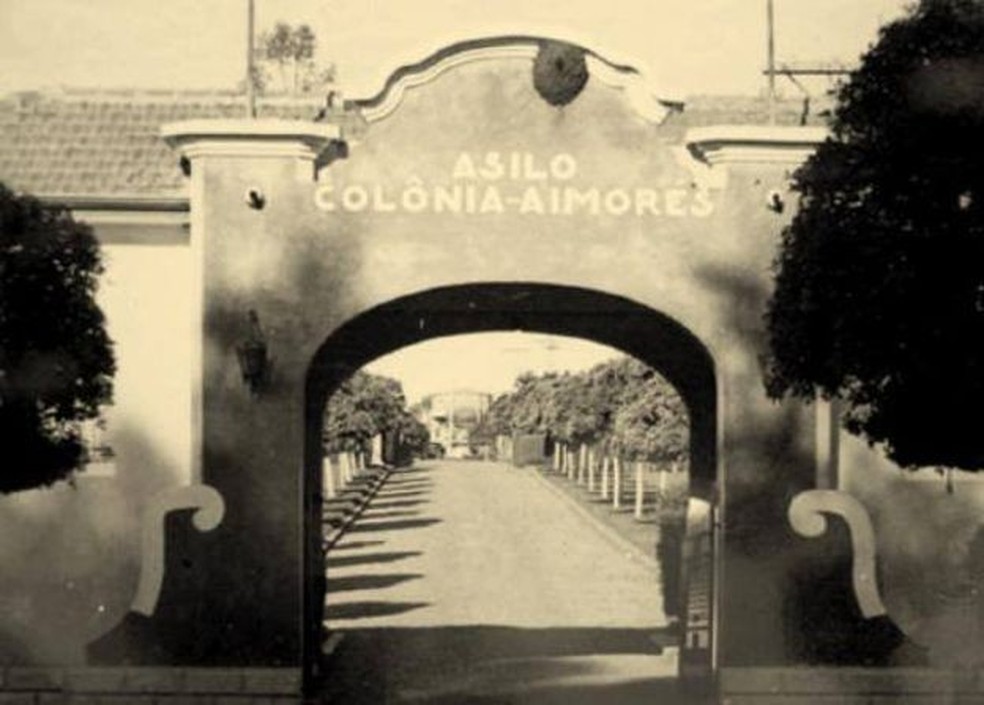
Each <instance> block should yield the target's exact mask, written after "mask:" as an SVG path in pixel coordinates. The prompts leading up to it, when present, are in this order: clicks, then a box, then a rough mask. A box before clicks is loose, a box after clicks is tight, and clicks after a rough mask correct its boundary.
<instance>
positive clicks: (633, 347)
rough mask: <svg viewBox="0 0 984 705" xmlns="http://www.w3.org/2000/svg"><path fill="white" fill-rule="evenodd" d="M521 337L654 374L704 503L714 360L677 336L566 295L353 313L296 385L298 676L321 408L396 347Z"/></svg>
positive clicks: (430, 300) (311, 660)
mask: <svg viewBox="0 0 984 705" xmlns="http://www.w3.org/2000/svg"><path fill="white" fill-rule="evenodd" d="M491 331H524V332H533V333H548V334H553V335H563V336H570V337H576V338H586V339H588V340H592V341H595V342H598V343H602V344H604V345H608V346H611V347H613V348H618V349H620V350H622V351H623V352H625V353H627V354H629V355H631V356H633V357H635V358H637V359H639V360H641V361H642V362H645V363H646V364H647V365H649V366H650V367H653V368H654V369H656V370H657V371H659V372H660V374H662V375H663V376H664V377H665V378H666V379H667V381H669V382H670V383H671V384H672V385H673V386H674V387H675V388H676V389H677V391H678V392H679V394H680V396H681V397H682V398H683V401H684V403H685V404H686V406H687V412H688V414H689V418H690V494H691V496H696V497H699V498H701V499H705V500H707V501H708V502H712V501H713V497H714V490H715V486H716V481H717V462H718V458H717V454H718V450H717V427H718V408H717V381H716V374H715V365H714V359H713V357H712V356H711V354H710V351H709V350H708V349H707V347H706V346H705V345H704V344H703V343H702V342H701V341H700V340H699V339H698V338H697V337H696V336H695V335H694V334H693V333H692V332H691V331H690V330H688V329H687V328H686V327H684V326H683V325H681V324H680V323H679V322H677V321H676V320H674V319H673V318H671V317H669V316H667V315H666V314H663V313H660V312H659V311H657V310H655V309H653V308H650V307H649V306H646V305H644V304H641V303H638V302H636V301H632V300H630V299H627V298H624V297H621V296H616V295H613V294H609V293H605V292H601V291H598V290H593V289H586V288H581V287H573V286H562V285H555V284H542V283H521V282H482V283H470V284H461V285H453V286H446V287H439V288H435V289H428V290H425V291H421V292H416V293H413V294H409V295H406V296H403V297H400V298H397V299H393V300H391V301H388V302H386V303H383V304H380V305H378V306H376V307H374V308H371V309H368V310H366V311H364V312H363V313H360V314H359V315H357V316H356V317H355V318H352V319H351V320H349V321H347V322H346V323H344V324H343V325H342V326H340V327H339V328H337V329H336V330H335V331H334V332H333V333H331V334H330V335H329V336H328V337H327V338H326V339H325V341H324V343H323V344H322V345H321V347H320V348H319V349H318V350H317V352H316V353H315V355H314V357H313V358H312V360H311V364H310V366H309V368H308V372H307V377H306V380H305V434H304V439H305V440H304V444H305V445H304V478H303V488H304V489H303V496H304V503H305V506H304V510H305V531H304V534H305V566H306V570H307V579H306V580H305V581H304V616H305V631H304V633H305V648H304V651H305V676H306V683H307V684H308V685H309V687H313V685H314V682H315V681H316V679H317V677H318V673H317V660H318V654H319V652H320V646H319V645H320V638H321V614H322V611H323V607H324V605H323V604H319V603H320V602H321V600H322V599H323V598H322V597H321V595H320V591H319V590H318V589H316V588H317V582H316V580H320V579H323V576H324V565H323V557H322V555H321V538H320V531H321V525H320V519H321V514H320V498H321V491H322V487H321V481H322V478H321V462H322V460H321V454H322V448H321V438H322V424H323V413H324V407H325V403H326V401H327V399H328V397H329V396H330V395H331V393H332V392H334V391H335V390H336V389H337V388H338V387H339V386H340V385H341V384H342V383H343V382H344V381H345V380H346V379H347V378H348V377H349V376H351V375H352V374H353V373H354V372H355V371H356V370H358V369H359V368H361V367H362V366H364V365H366V364H367V363H369V362H371V361H372V360H374V359H376V358H378V357H381V356H383V355H385V354H387V353H390V352H393V351H394V350H397V349H399V348H402V347H406V346H408V345H412V344H414V343H419V342H423V341H425V340H429V339H432V338H440V337H446V336H451V335H460V334H466V333H481V332H491Z"/></svg>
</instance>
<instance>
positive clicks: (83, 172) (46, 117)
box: [0, 91, 818, 197]
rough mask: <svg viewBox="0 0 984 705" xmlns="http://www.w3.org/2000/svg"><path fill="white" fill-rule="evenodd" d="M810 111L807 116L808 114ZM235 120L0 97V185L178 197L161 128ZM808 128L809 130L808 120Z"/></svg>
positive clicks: (209, 109)
mask: <svg viewBox="0 0 984 705" xmlns="http://www.w3.org/2000/svg"><path fill="white" fill-rule="evenodd" d="M320 104H321V103H320V101H319V100H305V101H290V102H287V101H283V100H280V101H278V102H262V101H261V102H260V105H259V110H258V112H259V116H260V117H279V118H288V119H302V120H310V119H313V117H314V115H315V114H316V113H317V111H318V109H319V107H320ZM801 110H802V104H801V102H800V101H783V102H782V103H781V105H780V111H779V120H778V122H779V123H780V124H798V123H799V116H800V112H801ZM814 113H816V109H814ZM243 114H244V107H243V98H242V96H235V95H232V94H218V93H197V94H196V93H152V92H135V91H119V92H99V93H96V92H90V93H82V92H79V93H71V92H59V93H51V94H46V93H19V94H15V95H11V96H8V97H6V98H2V99H0V181H3V182H4V183H6V184H7V185H8V186H10V187H11V188H14V189H18V190H22V191H26V192H30V193H34V194H36V195H40V196H68V195H73V196H80V195H85V196H114V195H115V196H123V195H127V196H130V195H132V196H158V197H160V196H163V197H166V196H178V195H182V194H183V193H184V189H185V178H184V176H183V175H182V173H181V170H180V168H179V165H178V159H177V157H176V155H175V153H174V151H173V150H171V149H170V148H169V147H168V146H167V145H166V144H165V143H164V141H163V140H162V139H161V137H160V128H161V125H163V124H165V123H168V122H174V121H177V120H188V119H193V118H235V117H241V116H243ZM766 118H767V110H766V104H765V101H764V100H763V99H761V98H750V97H720V96H715V97H704V96H702V97H696V98H693V99H692V100H691V101H688V102H687V107H686V109H685V111H684V113H683V114H681V115H678V116H675V117H674V118H673V121H674V122H675V123H676V127H677V128H678V129H680V128H685V127H693V126H701V125H710V124H764V123H765V122H766ZM809 122H810V124H816V123H817V122H818V118H817V117H816V115H815V114H814V115H813V116H812V117H811V119H810V121H809Z"/></svg>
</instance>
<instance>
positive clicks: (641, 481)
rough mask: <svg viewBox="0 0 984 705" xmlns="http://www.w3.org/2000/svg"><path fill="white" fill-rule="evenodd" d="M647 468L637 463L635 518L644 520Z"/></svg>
mask: <svg viewBox="0 0 984 705" xmlns="http://www.w3.org/2000/svg"><path fill="white" fill-rule="evenodd" d="M644 471H645V466H644V465H643V463H641V462H639V461H636V464H635V518H636V519H642V512H643V509H644V507H643V503H644V502H645V499H646V478H645V475H644Z"/></svg>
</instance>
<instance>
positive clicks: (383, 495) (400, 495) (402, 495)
mask: <svg viewBox="0 0 984 705" xmlns="http://www.w3.org/2000/svg"><path fill="white" fill-rule="evenodd" d="M425 494H427V493H426V492H425V491H423V490H407V491H404V490H400V491H399V492H385V491H382V490H380V491H379V492H377V493H376V497H377V498H378V499H385V500H391V499H399V500H403V499H406V498H407V497H420V496H422V495H425Z"/></svg>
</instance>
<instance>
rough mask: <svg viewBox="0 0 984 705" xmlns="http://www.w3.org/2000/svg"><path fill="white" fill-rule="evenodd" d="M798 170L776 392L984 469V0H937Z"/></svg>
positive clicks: (886, 46)
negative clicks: (838, 404) (821, 400)
mask: <svg viewBox="0 0 984 705" xmlns="http://www.w3.org/2000/svg"><path fill="white" fill-rule="evenodd" d="M837 99H838V100H837V107H836V109H835V111H834V113H833V119H832V125H831V128H832V129H831V136H830V137H829V138H828V139H827V140H826V141H825V142H824V143H823V144H822V145H820V147H819V149H818V150H817V151H816V153H815V155H814V156H813V157H812V158H811V159H809V160H808V161H807V163H806V164H805V165H804V166H803V167H801V168H800V169H799V170H798V172H797V173H796V174H795V177H794V184H793V187H794V189H795V190H796V191H797V192H798V193H799V196H800V208H799V211H798V213H797V214H796V216H795V217H794V219H793V221H792V223H791V225H789V227H788V228H786V229H785V231H784V233H783V236H782V243H781V250H780V253H779V255H778V257H777V260H776V264H775V272H776V275H775V279H776V281H775V283H776V286H775V292H774V295H773V297H772V299H771V301H770V303H769V306H768V311H767V315H766V320H767V326H768V330H769V337H770V344H771V360H770V365H769V370H768V390H769V392H770V394H771V395H772V396H773V397H776V398H779V397H782V396H783V395H787V394H789V395H794V396H798V397H803V398H807V399H810V398H813V397H814V396H815V395H817V394H819V395H820V396H822V397H825V398H839V399H841V400H843V401H844V408H845V412H844V417H843V421H844V424H845V427H846V428H847V429H848V430H849V431H850V432H852V433H855V434H859V435H861V436H863V437H864V438H866V439H867V440H868V441H869V442H870V443H872V444H880V445H881V446H883V448H884V449H885V451H886V453H887V454H888V455H889V457H891V458H892V459H893V460H895V461H896V462H897V463H899V464H900V465H903V466H908V467H915V466H923V465H945V466H951V467H960V468H964V469H967V470H977V469H980V468H981V467H982V465H984V435H982V434H981V433H980V429H979V424H980V422H979V419H978V416H979V415H978V414H977V413H976V412H975V410H976V409H977V407H978V406H979V404H980V400H981V399H982V398H984V160H982V159H980V156H979V155H978V154H977V151H978V150H977V148H976V145H977V144H978V143H979V140H980V136H981V135H982V134H984V4H982V3H981V2H980V0H923V1H922V2H921V3H919V5H918V6H916V7H914V8H913V9H911V10H910V12H909V14H908V15H907V16H906V17H905V18H903V19H900V20H898V21H896V22H893V23H892V24H889V25H887V26H886V27H884V28H883V29H882V30H881V33H880V37H879V40H878V41H877V43H876V44H875V45H874V46H872V47H871V48H870V49H869V50H868V52H867V53H866V54H865V56H864V57H863V58H862V63H861V65H860V68H859V69H857V70H856V71H855V72H854V73H853V74H852V75H851V76H850V79H849V80H848V81H847V82H846V83H844V84H843V85H842V86H841V87H840V88H839V89H838V92H837Z"/></svg>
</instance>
